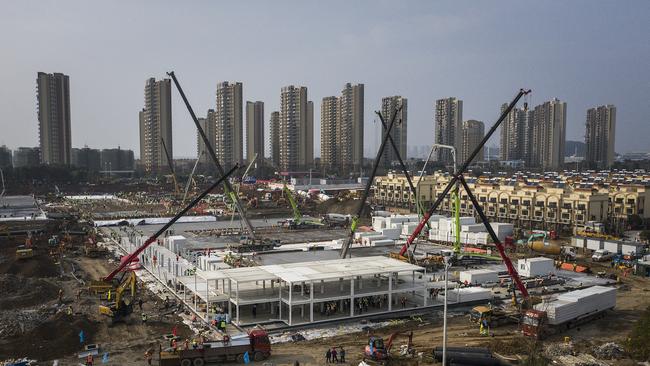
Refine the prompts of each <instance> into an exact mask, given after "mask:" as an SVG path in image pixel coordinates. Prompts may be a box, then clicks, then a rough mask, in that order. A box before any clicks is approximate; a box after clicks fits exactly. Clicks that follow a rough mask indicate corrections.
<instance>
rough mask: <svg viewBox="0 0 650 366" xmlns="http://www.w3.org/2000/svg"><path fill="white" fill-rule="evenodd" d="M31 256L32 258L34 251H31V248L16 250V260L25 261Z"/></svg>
mask: <svg viewBox="0 0 650 366" xmlns="http://www.w3.org/2000/svg"><path fill="white" fill-rule="evenodd" d="M33 256H34V251H33V250H32V248H27V249H17V250H16V259H27V258H31V257H33Z"/></svg>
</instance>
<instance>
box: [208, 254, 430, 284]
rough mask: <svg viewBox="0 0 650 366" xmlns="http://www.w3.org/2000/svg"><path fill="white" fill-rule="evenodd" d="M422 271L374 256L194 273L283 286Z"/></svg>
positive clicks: (397, 261)
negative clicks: (279, 281)
mask: <svg viewBox="0 0 650 366" xmlns="http://www.w3.org/2000/svg"><path fill="white" fill-rule="evenodd" d="M421 270H424V268H423V267H420V266H416V265H413V264H409V263H406V262H402V261H400V260H397V259H392V258H388V257H382V256H373V257H358V258H346V259H332V260H322V261H313V262H298V263H286V264H275V265H267V266H258V267H241V268H231V269H223V270H219V271H197V275H198V276H200V277H202V278H204V279H207V280H217V279H230V280H232V281H235V282H251V281H262V280H274V279H281V280H283V281H285V282H303V281H319V280H329V279H334V278H350V277H354V276H367V275H374V274H381V273H389V272H411V271H421Z"/></svg>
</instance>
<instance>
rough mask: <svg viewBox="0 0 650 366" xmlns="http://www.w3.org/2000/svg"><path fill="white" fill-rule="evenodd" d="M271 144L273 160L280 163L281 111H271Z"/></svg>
mask: <svg viewBox="0 0 650 366" xmlns="http://www.w3.org/2000/svg"><path fill="white" fill-rule="evenodd" d="M269 135H270V136H269V146H271V161H272V162H273V164H274V165H276V166H277V165H280V112H271V119H270V120H269Z"/></svg>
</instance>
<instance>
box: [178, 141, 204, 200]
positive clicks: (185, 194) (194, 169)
mask: <svg viewBox="0 0 650 366" xmlns="http://www.w3.org/2000/svg"><path fill="white" fill-rule="evenodd" d="M204 154H205V151H201V152H200V153H199V156H198V157H197V158H196V161H195V162H194V166H193V167H192V171H191V172H190V176H189V177H188V178H187V184H186V185H185V192H183V203H185V199H186V198H187V192H188V191H189V190H190V184H192V182H194V187H196V181H195V180H194V172H195V171H196V166H197V165H199V160H201V156H203V155H204Z"/></svg>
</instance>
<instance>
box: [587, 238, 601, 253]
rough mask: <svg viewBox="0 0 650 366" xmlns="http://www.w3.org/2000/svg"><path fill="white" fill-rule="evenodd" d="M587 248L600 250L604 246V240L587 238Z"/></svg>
mask: <svg viewBox="0 0 650 366" xmlns="http://www.w3.org/2000/svg"><path fill="white" fill-rule="evenodd" d="M587 249H590V250H598V249H604V248H603V241H602V240H600V239H587Z"/></svg>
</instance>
